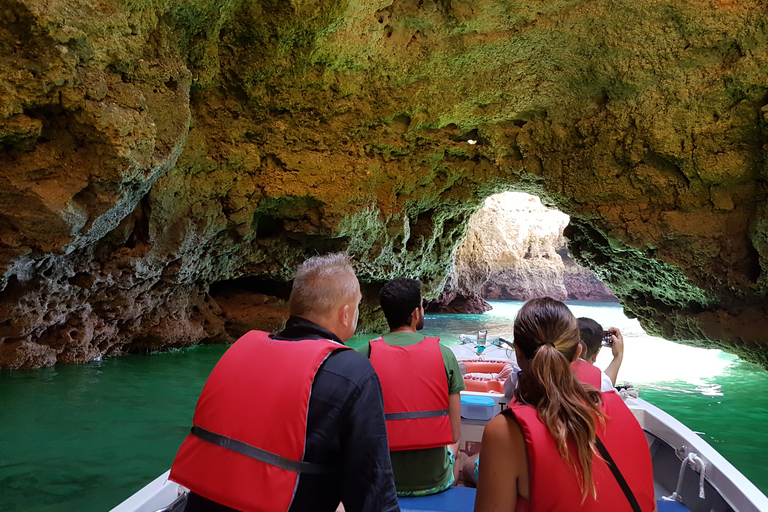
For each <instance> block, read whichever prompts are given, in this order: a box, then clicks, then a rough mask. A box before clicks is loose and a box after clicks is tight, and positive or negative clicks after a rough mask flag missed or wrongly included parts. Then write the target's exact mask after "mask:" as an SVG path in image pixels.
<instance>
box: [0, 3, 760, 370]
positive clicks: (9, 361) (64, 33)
mask: <svg viewBox="0 0 768 512" xmlns="http://www.w3.org/2000/svg"><path fill="white" fill-rule="evenodd" d="M0 7H1V8H0V366H3V367H14V368H15V367H32V366H39V365H47V364H52V363H53V362H54V361H60V362H77V361H86V360H88V359H89V358H93V357H94V356H95V355H96V354H102V355H104V354H106V355H109V354H119V353H124V352H128V351H145V350H155V349H161V348H165V347H174V346H187V345H192V344H195V343H200V342H203V341H214V340H221V341H223V340H224V339H227V337H231V335H229V334H227V329H228V327H227V322H228V321H229V322H230V323H231V322H233V321H234V320H232V319H230V318H228V317H226V316H225V312H224V310H223V308H222V307H221V306H220V305H219V304H218V303H217V301H216V299H215V298H214V297H213V295H212V293H211V290H212V289H215V288H216V287H217V286H219V285H217V283H223V284H222V285H220V286H226V285H228V284H230V283H234V282H236V281H237V280H238V279H242V278H258V279H259V280H261V282H262V283H264V286H265V288H263V289H262V290H261V291H260V292H259V293H261V294H262V295H269V296H272V297H273V299H270V300H268V301H266V302H264V303H263V304H264V307H266V308H267V310H265V311H266V313H265V315H264V316H262V317H260V318H264V319H265V324H264V326H267V324H269V325H272V324H271V322H273V321H274V319H275V318H276V317H275V316H274V315H273V312H270V311H271V308H272V307H273V304H277V302H278V301H279V294H278V293H277V292H275V291H274V290H273V288H275V289H276V288H280V287H281V286H285V285H286V283H288V282H289V281H290V279H291V276H292V273H293V271H294V269H295V268H296V266H297V265H298V264H299V263H300V262H301V261H302V260H303V259H305V258H306V257H307V256H309V255H312V254H316V253H318V252H327V251H334V250H347V251H349V252H350V253H351V254H352V255H353V257H354V260H355V263H356V265H357V268H358V270H359V274H360V277H361V279H362V281H363V283H364V284H365V285H366V289H369V288H370V290H375V289H376V288H377V287H378V286H380V284H381V283H382V282H384V281H385V280H387V279H389V278H391V277H394V276H402V275H406V276H412V277H418V278H420V279H422V280H423V281H424V282H425V283H426V285H427V289H428V295H429V296H430V297H431V298H434V297H435V296H436V295H437V294H438V293H439V291H440V284H441V283H443V281H444V280H445V278H446V274H447V271H448V269H449V268H450V266H451V264H452V262H453V258H454V253H455V251H456V247H457V245H458V244H459V242H460V241H461V240H463V239H464V237H465V236H466V229H467V223H468V221H469V218H470V216H471V215H472V213H474V211H475V210H477V209H478V208H479V207H480V205H481V204H482V202H483V200H484V199H485V198H486V197H488V196H490V195H492V194H494V193H497V192H503V191H508V190H515V191H525V192H530V193H533V194H535V195H537V196H539V197H541V198H542V201H543V203H544V204H545V205H546V206H549V207H554V208H557V209H559V210H560V211H563V212H565V213H566V214H568V215H570V217H571V223H570V225H569V227H568V228H567V230H566V236H567V237H568V238H569V240H570V242H569V250H570V251H571V253H572V254H573V256H574V259H575V260H576V261H577V262H579V263H583V264H586V265H587V266H588V267H589V268H590V269H591V270H593V271H594V272H595V273H596V274H597V275H598V276H599V277H600V278H601V279H602V280H603V281H604V282H606V283H609V284H610V285H611V288H612V289H613V290H614V292H615V293H616V295H617V296H618V298H619V299H620V301H621V302H622V304H623V305H624V307H625V308H626V310H627V311H628V312H629V314H633V315H636V316H638V317H639V318H640V320H641V322H642V323H643V325H644V327H645V328H646V329H647V330H649V331H650V332H652V333H655V334H663V335H665V336H668V337H670V338H673V339H677V340H680V341H682V342H686V343H698V344H705V345H708V346H721V347H726V348H727V349H728V350H732V351H735V352H737V353H739V354H740V355H743V356H745V357H747V358H750V359H751V360H754V361H758V362H761V363H763V364H766V365H768V358H767V357H766V354H768V351H767V350H766V339H765V336H764V333H765V332H766V330H767V329H768V315H766V312H768V311H767V310H768V300H766V293H767V290H766V285H767V284H768V281H767V279H768V278H767V277H766V276H768V273H767V271H768V258H767V257H768V211H767V209H766V196H767V194H766V175H767V173H768V171H766V164H765V162H766V150H765V144H766V141H765V134H766V133H768V130H767V129H766V116H768V114H767V112H768V107H766V97H768V94H766V93H768V85H767V84H768V71H766V70H768V52H767V51H766V48H768V33H766V31H765V27H764V11H765V6H764V4H763V2H762V0H742V1H739V2H709V3H707V2H687V3H686V2H675V1H671V0H668V1H657V0H637V1H634V2H631V3H616V2H614V1H608V0H598V1H596V2H589V3H588V4H586V3H576V4H575V3H573V2H568V1H564V0H554V1H552V2H547V3H546V4H544V3H541V2H522V1H512V2H499V1H497V0H475V1H471V2H470V1H452V2H442V1H439V2H438V1H419V2H417V1H409V0H402V1H389V0H380V1H376V2H359V1H352V2H338V1H335V0H321V1H318V2H304V3H301V2H284V3H280V4H279V5H278V4H276V3H274V2H271V3H270V2H262V1H259V0H243V1H238V2H231V1H227V0H174V1H168V0H158V1H153V2H149V1H146V0H137V1H131V2H110V1H106V2H105V1H99V2H97V1H95V0H78V1H72V2H42V1H39V0H4V1H3V2H2V5H1V6H0ZM470 141H471V142H470ZM478 264H479V263H478ZM480 270H481V271H483V272H484V271H485V270H484V269H480ZM530 286H534V284H531V285H530ZM218 293H219V294H221V293H222V292H221V289H219V290H218ZM221 297H223V295H222V296H221ZM254 300H255V299H254ZM270 301H272V302H270ZM366 301H367V302H366V308H367V309H366V311H369V312H370V313H371V314H370V315H369V314H368V313H366V315H365V316H364V321H365V323H364V325H363V326H362V327H363V328H371V329H373V328H377V327H374V324H372V323H369V322H375V321H380V318H379V319H378V320H376V317H375V316H373V311H374V309H373V305H372V304H373V303H374V302H373V298H371V297H367V298H366ZM254 327H259V326H258V325H254Z"/></svg>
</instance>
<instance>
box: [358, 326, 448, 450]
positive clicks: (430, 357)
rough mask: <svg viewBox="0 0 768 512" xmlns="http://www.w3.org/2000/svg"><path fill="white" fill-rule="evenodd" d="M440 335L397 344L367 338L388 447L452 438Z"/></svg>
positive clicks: (423, 445)
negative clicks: (379, 382) (385, 423)
mask: <svg viewBox="0 0 768 512" xmlns="http://www.w3.org/2000/svg"><path fill="white" fill-rule="evenodd" d="M439 342H440V338H424V339H423V340H421V341H420V342H419V343H416V344H414V345H408V346H406V347H400V346H396V345H388V344H387V342H385V341H384V339H383V338H377V339H375V340H371V342H370V344H371V364H372V365H373V368H374V369H375V370H376V374H377V375H378V376H379V380H380V381H381V391H382V394H383V395H384V417H385V418H386V420H387V438H388V439H389V450H390V451H393V452H394V451H400V450H420V449H424V448H436V447H438V446H447V445H449V444H451V443H452V442H453V431H452V430H451V420H450V417H449V416H448V378H447V377H446V375H445V363H444V362H443V354H442V352H441V351H440V345H439Z"/></svg>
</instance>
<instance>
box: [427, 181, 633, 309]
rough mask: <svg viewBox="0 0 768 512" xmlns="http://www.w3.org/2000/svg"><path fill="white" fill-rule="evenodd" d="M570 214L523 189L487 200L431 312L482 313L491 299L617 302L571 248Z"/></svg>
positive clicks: (471, 221) (470, 223) (469, 229)
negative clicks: (580, 263) (573, 253)
mask: <svg viewBox="0 0 768 512" xmlns="http://www.w3.org/2000/svg"><path fill="white" fill-rule="evenodd" d="M569 222H570V217H569V216H568V215H567V214H565V213H563V212H561V211H559V210H556V209H553V208H548V207H547V206H545V205H544V204H542V202H541V199H540V198H539V197H537V196H534V195H531V194H527V193H524V192H503V193H500V194H495V195H493V196H490V197H488V198H487V199H486V201H485V203H484V204H483V206H482V207H481V208H480V209H479V210H478V211H477V212H475V213H474V215H473V216H472V217H471V219H470V221H469V225H468V228H467V236H466V238H465V239H464V241H463V242H462V243H461V244H460V245H459V247H458V248H457V250H456V257H455V261H454V265H453V267H452V270H451V273H450V274H449V276H448V279H447V280H446V284H445V287H444V288H443V290H442V293H441V295H440V296H439V297H438V299H437V300H436V301H434V302H433V303H431V304H430V310H431V311H435V312H437V311H442V312H452V313H482V312H484V311H488V310H489V309H490V305H489V304H488V302H487V301H488V300H519V301H525V300H528V299H530V298H534V297H542V296H549V297H552V298H555V299H558V300H563V301H566V300H568V301H592V302H618V299H617V298H616V296H615V295H614V294H613V292H612V291H611V289H610V288H609V287H608V286H607V285H606V284H605V283H603V282H602V281H600V279H599V278H598V277H597V276H596V275H595V274H594V273H593V272H592V271H591V270H589V269H587V268H585V267H582V266H580V265H579V264H578V263H576V262H575V261H574V260H573V258H571V256H570V255H569V252H568V240H567V238H566V237H565V236H564V234H563V232H564V230H565V228H566V226H568V224H569Z"/></svg>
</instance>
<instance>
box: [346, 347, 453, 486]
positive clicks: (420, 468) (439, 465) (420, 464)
mask: <svg viewBox="0 0 768 512" xmlns="http://www.w3.org/2000/svg"><path fill="white" fill-rule="evenodd" d="M423 339H424V335H423V334H419V333H413V332H391V333H389V334H385V335H384V341H386V342H387V344H388V345H396V346H399V347H407V346H408V345H414V344H416V343H418V342H420V341H421V340H423ZM355 350H357V351H358V352H360V353H361V354H363V355H364V356H366V357H371V346H370V345H369V344H368V343H364V344H363V345H362V346H360V347H358V348H356V349H355ZM440 352H442V354H443V363H444V364H445V376H446V378H447V379H448V394H449V395H455V394H456V393H460V392H461V391H464V390H465V389H466V386H465V385H464V378H463V377H462V376H461V370H460V369H459V363H458V361H456V355H455V354H454V353H453V351H452V350H451V349H450V348H448V347H446V346H445V345H443V344H442V343H441V344H440ZM390 456H391V458H392V471H393V472H394V474H395V488H396V489H397V490H398V492H403V491H421V490H425V489H433V488H435V487H438V486H440V485H444V484H446V483H448V482H449V481H450V479H451V476H452V475H451V472H452V470H453V468H452V467H451V464H450V459H449V458H448V457H447V456H446V448H445V447H442V446H439V447H437V448H427V449H424V450H403V451H397V452H390Z"/></svg>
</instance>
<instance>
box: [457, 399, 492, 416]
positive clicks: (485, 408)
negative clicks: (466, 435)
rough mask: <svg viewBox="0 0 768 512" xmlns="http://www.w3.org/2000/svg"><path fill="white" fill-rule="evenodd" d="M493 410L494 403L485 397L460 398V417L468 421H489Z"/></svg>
mask: <svg viewBox="0 0 768 512" xmlns="http://www.w3.org/2000/svg"><path fill="white" fill-rule="evenodd" d="M495 408H496V402H495V401H494V400H493V398H490V397H487V396H471V395H470V396H462V397H461V417H462V418H467V419H468V420H489V419H491V418H493V412H494V409H495Z"/></svg>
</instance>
